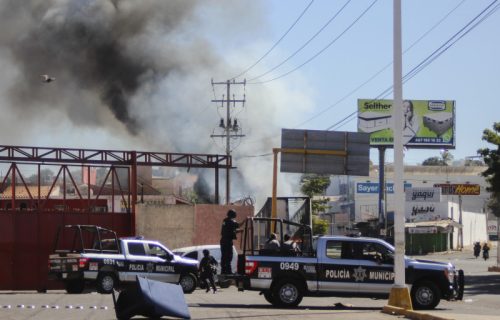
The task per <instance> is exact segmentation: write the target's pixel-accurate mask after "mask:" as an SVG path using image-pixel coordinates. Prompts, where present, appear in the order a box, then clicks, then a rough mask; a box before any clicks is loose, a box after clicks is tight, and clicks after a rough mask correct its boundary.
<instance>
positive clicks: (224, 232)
mask: <svg viewBox="0 0 500 320" xmlns="http://www.w3.org/2000/svg"><path fill="white" fill-rule="evenodd" d="M239 227H240V225H239V223H238V222H236V211H234V210H233V209H230V210H229V211H228V212H227V216H226V218H224V220H223V221H222V228H221V232H220V235H221V238H220V251H221V259H220V260H221V261H220V264H221V274H232V273H233V272H232V270H231V261H232V260H233V240H236V233H237V232H239V231H241V230H239V229H238V228H239Z"/></svg>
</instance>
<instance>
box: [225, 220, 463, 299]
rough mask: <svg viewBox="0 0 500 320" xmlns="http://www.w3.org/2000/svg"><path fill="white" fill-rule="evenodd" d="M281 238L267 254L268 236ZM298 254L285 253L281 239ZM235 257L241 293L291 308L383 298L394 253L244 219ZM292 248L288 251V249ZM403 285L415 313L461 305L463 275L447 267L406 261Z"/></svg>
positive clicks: (380, 245)
mask: <svg viewBox="0 0 500 320" xmlns="http://www.w3.org/2000/svg"><path fill="white" fill-rule="evenodd" d="M271 230H272V231H273V232H274V233H275V234H278V239H279V238H280V237H281V244H282V245H281V249H280V250H277V249H274V250H269V249H266V247H265V244H266V237H265V236H262V235H261V234H265V235H268V234H269V233H270V231H271ZM284 234H288V235H291V237H292V240H295V242H296V245H297V247H298V249H293V250H290V249H287V250H285V251H284V250H283V248H284V247H285V246H284V245H283V235H284ZM241 240H242V244H241V248H243V254H242V255H240V256H239V260H238V267H239V268H238V272H239V275H235V276H233V279H234V280H235V282H236V284H237V286H238V288H239V290H240V291H243V290H256V291H261V294H263V295H264V297H265V299H266V300H267V301H268V302H270V303H271V304H273V305H274V306H277V307H295V306H297V305H298V304H299V303H300V302H301V300H302V297H303V296H349V297H371V298H387V297H388V295H389V292H390V290H391V288H392V286H393V283H394V247H393V246H392V245H390V244H389V243H387V242H385V241H383V240H381V239H376V238H366V237H348V236H320V237H318V238H316V239H314V241H313V237H312V236H311V228H310V227H309V226H306V225H302V224H297V223H293V222H289V221H285V220H280V219H269V218H248V219H247V221H246V222H245V228H244V233H243V236H242V239H241ZM288 248H290V246H288ZM405 266H406V272H405V279H406V283H407V285H408V286H409V287H410V288H411V289H410V296H411V299H412V304H413V308H415V309H433V308H435V307H436V306H437V305H438V303H439V301H440V300H441V299H446V300H461V299H462V296H463V287H464V275H463V271H462V270H457V269H456V268H455V267H454V266H453V265H452V264H451V263H440V262H433V261H425V260H415V259H410V258H409V257H405Z"/></svg>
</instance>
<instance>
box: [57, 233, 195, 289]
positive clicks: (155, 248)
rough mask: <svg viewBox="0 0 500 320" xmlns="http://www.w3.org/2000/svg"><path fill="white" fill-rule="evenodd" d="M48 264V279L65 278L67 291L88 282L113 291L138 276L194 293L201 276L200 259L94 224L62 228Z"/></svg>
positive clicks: (98, 287) (62, 279)
mask: <svg viewBox="0 0 500 320" xmlns="http://www.w3.org/2000/svg"><path fill="white" fill-rule="evenodd" d="M48 267H49V279H55V280H60V281H63V282H64V284H65V287H66V291H67V292H68V293H81V292H83V290H84V288H85V286H86V285H87V286H92V287H96V288H97V291H98V292H100V293H111V292H112V290H113V288H115V287H117V286H119V285H120V284H126V283H130V282H134V281H136V276H142V277H145V278H149V279H153V280H158V281H163V282H169V283H178V284H180V285H181V286H182V289H183V291H184V293H191V292H193V291H194V289H196V285H197V279H198V278H197V272H198V271H197V269H198V261H196V260H193V259H187V258H181V257H179V256H177V255H174V254H173V253H172V252H171V251H170V250H168V249H167V248H166V247H165V246H163V245H162V244H161V243H160V242H158V241H153V240H144V239H142V238H140V237H139V238H117V236H116V233H115V232H114V231H112V230H108V229H105V228H101V227H99V226H94V225H66V226H64V227H62V228H60V229H59V231H58V235H57V239H56V249H55V251H54V253H53V254H50V255H49V264H48Z"/></svg>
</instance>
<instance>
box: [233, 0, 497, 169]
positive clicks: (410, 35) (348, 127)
mask: <svg viewBox="0 0 500 320" xmlns="http://www.w3.org/2000/svg"><path fill="white" fill-rule="evenodd" d="M346 2H347V1H329V0H315V1H314V2H313V3H312V5H311V6H310V8H309V9H308V11H307V12H306V13H305V14H304V16H303V17H302V19H301V20H300V21H299V22H298V23H297V24H296V25H295V26H294V28H293V29H292V30H291V31H290V32H289V34H288V35H287V36H286V37H285V38H284V39H283V40H282V41H281V42H280V43H279V44H278V45H277V46H276V48H275V49H274V50H273V51H272V52H271V53H270V54H269V55H268V56H266V57H265V58H264V59H263V60H262V61H261V62H260V63H259V64H257V65H256V66H255V67H254V68H252V69H251V70H250V71H249V72H248V73H247V74H245V75H244V77H245V78H247V79H252V78H254V77H255V76H257V75H260V74H262V73H263V72H266V71H267V70H269V69H271V68H272V67H274V66H275V65H277V64H278V63H281V62H282V61H283V60H284V59H285V58H287V57H288V56H289V55H290V54H292V53H293V52H295V51H296V50H297V49H298V48H299V47H300V46H301V45H303V44H304V43H305V42H306V41H307V40H309V39H310V38H311V37H312V35H314V34H315V33H316V32H317V30H319V29H320V28H321V27H322V26H323V25H324V24H325V23H326V22H327V21H328V20H329V19H330V18H331V17H332V16H333V15H334V14H335V13H336V12H337V11H338V10H339V9H340V8H341V7H342V6H343V5H344V4H345V3H346ZM309 3H310V1H309V0H301V1H299V0H293V1H279V0H267V1H263V2H262V3H261V4H260V5H261V7H262V10H261V13H262V15H263V20H264V21H265V24H264V25H265V27H264V29H265V30H263V31H261V32H260V33H258V34H257V35H256V34H255V33H253V34H245V33H244V31H243V34H240V35H239V38H240V39H245V40H246V41H248V42H253V43H259V46H256V47H257V48H259V49H261V50H260V51H259V50H258V49H257V48H256V47H255V46H254V47H252V48H253V49H252V50H251V51H250V50H245V53H244V55H245V59H247V61H252V62H251V63H250V62H249V63H248V64H247V66H250V65H251V64H252V63H253V62H255V61H256V60H257V59H259V58H260V57H261V56H262V55H263V54H264V53H265V52H266V51H267V50H268V49H269V48H270V47H271V46H272V45H273V44H274V43H275V42H276V41H277V40H278V39H279V38H280V37H281V36H282V35H283V34H284V32H285V31H286V30H287V29H288V28H289V27H290V26H291V24H292V23H293V22H294V21H295V20H296V18H297V17H298V16H299V14H300V13H301V12H302V11H303V10H304V8H305V7H306V6H307V5H308V4H309ZM372 3H373V1H372V0H357V1H351V2H350V3H348V4H347V6H346V7H345V9H344V10H343V11H342V12H341V13H340V14H338V16H337V17H336V18H335V19H334V20H333V21H332V22H331V23H330V24H329V25H328V26H327V27H326V28H325V29H324V31H323V32H322V33H321V34H319V35H318V36H317V37H316V38H315V39H314V40H313V41H311V43H310V44H309V45H308V46H306V47H305V48H304V49H302V50H301V51H300V52H299V53H297V54H296V55H295V56H294V57H293V58H291V59H290V60H289V61H287V62H286V63H285V64H283V65H282V66H281V67H279V68H277V69H276V70H275V71H273V72H271V73H270V74H268V75H266V76H264V77H262V78H259V79H258V80H264V81H265V80H269V79H273V78H275V77H276V76H280V75H282V74H284V73H286V72H288V71H290V70H292V69H294V68H295V67H297V66H298V65H300V64H302V63H303V62H304V61H306V60H307V59H309V58H310V57H311V56H313V55H314V54H316V53H317V52H318V51H319V50H321V49H322V48H324V47H325V46H326V45H327V44H328V43H329V42H331V41H332V40H333V39H335V38H336V37H338V35H339V34H340V33H342V32H343V31H344V30H345V29H346V28H347V27H348V26H349V25H350V24H351V23H352V22H353V20H354V19H356V18H357V17H358V16H359V15H360V14H361V13H362V11H363V10H365V9H366V8H367V7H368V6H369V5H371V4H372ZM490 3H492V1H484V0H481V1H471V0H468V1H427V0H424V1H403V4H402V10H403V17H402V20H403V50H405V49H406V48H408V47H409V46H410V45H412V44H413V43H414V42H415V41H416V40H417V39H419V38H420V37H422V36H423V35H424V34H425V33H426V32H428V31H429V30H430V29H431V28H434V29H433V30H432V31H430V32H429V33H428V34H427V35H426V36H425V37H423V38H422V39H421V40H420V41H419V42H418V43H417V44H415V45H414V46H413V47H412V48H411V49H410V50H408V51H407V52H406V53H405V54H404V56H403V74H405V73H406V72H408V71H409V70H411V69H412V68H413V67H414V66H416V65H417V64H418V63H420V62H421V61H422V60H423V59H425V58H426V57H427V56H428V55H430V54H431V53H432V52H433V51H434V50H436V49H437V48H439V47H440V46H441V45H442V44H443V43H445V42H446V41H447V40H449V39H450V37H452V36H453V35H454V34H455V33H456V32H458V31H459V30H460V29H461V28H463V27H464V26H465V25H466V24H467V23H468V22H469V21H470V20H472V19H473V18H474V17H475V16H476V15H477V14H479V13H480V12H481V11H482V10H484V9H485V8H486V7H487V6H488V5H489V4H490ZM392 5H393V2H392V1H387V0H379V1H376V3H375V4H374V5H373V7H372V8H371V9H370V10H369V11H367V12H366V14H365V15H364V16H362V17H361V18H360V20H359V21H358V22H357V23H356V24H354V25H353V26H352V28H351V29H349V30H348V31H347V32H346V33H345V34H344V35H342V36H341V37H340V38H339V39H338V40H337V41H335V42H334V43H333V44H332V45H331V46H330V47H329V48H328V49H326V50H325V51H324V52H323V53H322V54H320V55H319V56H318V57H317V58H315V59H314V60H312V61H311V62H310V63H308V64H306V65H305V66H303V67H301V68H300V69H298V70H297V71H295V72H293V73H291V74H289V75H287V76H285V77H283V78H281V79H277V80H273V81H270V82H268V83H264V84H256V85H249V86H248V88H247V99H248V103H249V106H250V107H249V108H251V101H252V89H253V88H255V87H257V86H265V87H267V88H268V89H269V90H272V89H273V87H277V86H280V85H282V84H283V83H287V85H288V86H289V87H292V88H294V90H304V92H306V94H307V97H308V98H309V99H310V101H309V102H310V103H311V105H310V106H309V107H308V108H307V110H304V109H303V108H299V107H301V106H296V105H293V104H291V105H289V106H288V107H289V108H288V110H287V114H285V115H283V118H287V117H289V116H290V114H293V113H295V112H297V113H300V116H299V117H298V118H299V121H296V120H297V117H294V119H293V120H290V121H287V120H283V121H282V125H283V126H284V127H287V128H302V129H315V130H325V129H328V128H330V127H331V126H332V125H334V124H336V123H337V122H338V121H340V120H341V119H343V118H344V117H346V116H348V115H349V114H351V113H352V112H354V111H355V110H356V102H357V99H358V98H374V97H377V96H379V95H380V93H382V92H383V91H384V90H385V89H387V88H388V87H389V86H391V85H392V76H393V75H392V66H391V67H389V68H387V69H386V70H385V71H383V72H382V73H380V74H379V75H378V76H377V77H376V78H374V79H373V80H372V81H370V82H369V83H367V84H366V85H364V86H363V87H362V88H360V89H359V90H357V91H356V92H355V93H353V94H351V95H349V96H348V97H346V95H348V94H349V93H350V92H351V91H352V90H354V89H356V88H357V87H358V86H359V85H361V84H362V83H364V82H365V81H366V80H368V79H369V78H370V77H372V76H373V75H374V74H376V73H377V72H378V71H380V70H381V69H382V68H383V67H384V66H386V65H387V64H388V63H390V62H391V61H392V58H393V57H392V48H393V47H392V41H393V39H392V34H393V33H392ZM450 12H451V13H450ZM447 15H448V16H447ZM446 16H447V17H446ZM445 17H446V18H445ZM442 19H445V20H443V21H442V22H441V23H440V24H439V25H437V26H435V25H436V24H438V22H439V21H440V20H442ZM498 30H500V12H498V11H496V12H494V13H493V14H492V15H491V17H489V18H488V19H486V20H485V21H484V22H482V23H481V24H479V25H478V26H477V27H476V28H475V29H473V30H472V31H471V32H470V33H468V34H467V35H465V36H464V37H463V38H462V39H461V40H459V41H458V42H457V43H456V44H454V45H453V46H452V47H450V48H449V49H448V50H447V51H446V52H444V53H443V54H442V55H441V56H440V57H438V58H437V59H436V60H435V61H434V62H432V63H431V64H430V65H429V66H427V67H426V68H425V69H423V70H422V71H421V72H420V73H418V74H417V75H416V76H415V77H413V78H412V79H410V80H409V81H408V82H406V83H405V84H404V86H403V96H404V98H405V99H418V100H428V99H429V100H455V101H456V149H455V150H452V151H451V153H452V154H453V156H454V158H455V159H462V158H464V157H467V156H475V155H476V150H477V149H478V148H480V147H484V146H488V145H487V144H485V143H484V142H482V141H481V135H482V131H483V129H485V128H491V126H492V124H493V122H495V121H500V106H499V105H498V103H497V101H498V84H499V80H498V79H499V78H498V75H499V74H500V61H499V57H500V42H499V41H498V40H497V39H498V36H497V35H496V34H497V31H498ZM252 32H255V30H252ZM241 45H242V48H245V46H248V44H244V43H242V44H241ZM233 50H234V48H233ZM250 52H251V53H252V54H249V53H250ZM233 54H235V53H233ZM242 54H243V53H242ZM241 78H242V77H240V78H239V79H241ZM344 98H345V99H344ZM386 98H388V99H390V98H392V94H391V95H389V96H386ZM342 99H343V100H342ZM339 100H342V101H340V102H339ZM334 104H335V105H334ZM296 109H298V110H296ZM325 110H326V111H325ZM318 115H319V116H318ZM311 118H313V119H311ZM309 119H311V120H310V121H307V120H309ZM351 119H352V120H351V121H348V122H346V123H345V124H344V125H341V126H335V127H334V128H333V129H334V130H340V131H356V130H357V121H356V119H355V117H353V118H351ZM294 121H295V122H294ZM305 121H307V122H305ZM304 122H305V123H304ZM490 147H491V145H490ZM439 154H440V153H439V150H408V151H406V153H405V163H407V164H416V163H421V162H422V161H423V160H425V159H426V158H428V157H431V156H439ZM387 157H388V159H387V160H388V161H392V152H388V155H387ZM371 158H372V160H373V161H377V160H376V159H377V152H376V151H374V150H373V151H372V152H371Z"/></svg>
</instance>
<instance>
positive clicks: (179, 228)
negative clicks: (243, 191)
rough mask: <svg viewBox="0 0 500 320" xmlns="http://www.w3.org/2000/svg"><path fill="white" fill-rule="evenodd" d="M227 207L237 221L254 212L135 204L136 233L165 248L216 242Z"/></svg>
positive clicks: (204, 206)
mask: <svg viewBox="0 0 500 320" xmlns="http://www.w3.org/2000/svg"><path fill="white" fill-rule="evenodd" d="M229 209H233V210H235V211H236V212H237V214H238V216H237V218H236V221H238V222H241V221H243V220H244V219H245V217H248V216H253V214H254V207H253V206H235V205H228V206H221V205H212V204H199V205H195V206H192V205H165V204H163V205H161V204H158V205H153V204H151V203H144V204H137V206H136V235H142V236H144V237H145V238H147V239H155V240H158V241H160V242H161V243H163V244H165V245H166V246H167V247H168V248H169V249H175V248H181V247H188V246H193V245H203V244H218V243H219V241H220V228H221V223H222V220H223V219H224V218H225V217H226V214H227V211H228V210H229ZM235 244H236V245H238V244H239V238H238V240H237V241H236V242H235Z"/></svg>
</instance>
